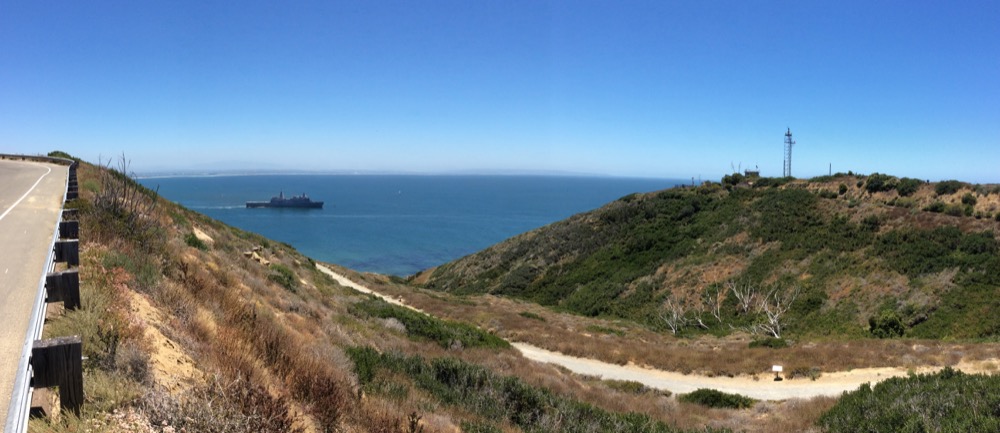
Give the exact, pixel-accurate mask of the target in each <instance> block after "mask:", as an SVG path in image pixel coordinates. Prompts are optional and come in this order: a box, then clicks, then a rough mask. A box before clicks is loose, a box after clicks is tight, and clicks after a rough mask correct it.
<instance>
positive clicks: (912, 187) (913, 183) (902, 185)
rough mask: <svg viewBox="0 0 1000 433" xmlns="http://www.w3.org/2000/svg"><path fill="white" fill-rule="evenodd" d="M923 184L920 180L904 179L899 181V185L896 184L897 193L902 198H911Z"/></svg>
mask: <svg viewBox="0 0 1000 433" xmlns="http://www.w3.org/2000/svg"><path fill="white" fill-rule="evenodd" d="M923 183H924V182H923V181H921V180H920V179H913V178H909V177H904V178H902V179H900V180H899V183H897V184H896V192H898V193H899V195H900V196H902V197H909V196H911V195H913V193H915V192H917V189H919V188H920V185H921V184H923Z"/></svg>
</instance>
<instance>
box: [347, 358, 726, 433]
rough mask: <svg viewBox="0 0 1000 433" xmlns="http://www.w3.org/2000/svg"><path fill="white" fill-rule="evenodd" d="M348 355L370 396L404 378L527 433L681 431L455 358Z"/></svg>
mask: <svg viewBox="0 0 1000 433" xmlns="http://www.w3.org/2000/svg"><path fill="white" fill-rule="evenodd" d="M346 352H347V356H348V357H350V358H351V360H352V361H353V362H354V369H355V373H356V374H357V376H358V382H359V384H360V385H361V387H362V388H363V389H365V390H366V391H368V392H378V389H376V388H374V387H373V386H372V385H373V384H376V383H378V381H379V378H380V377H383V376H386V375H391V374H399V375H404V376H406V377H408V378H409V380H411V381H412V383H413V385H414V386H416V387H419V388H420V389H422V390H423V391H425V392H426V393H427V394H428V395H430V396H431V397H433V398H435V399H437V400H438V401H440V403H441V404H445V405H450V406H457V407H459V408H462V409H464V410H466V411H469V412H470V413H472V414H473V415H475V416H477V417H479V418H481V419H488V420H490V421H492V422H496V423H501V422H506V423H510V424H512V425H514V426H517V427H519V428H520V429H521V430H523V431H526V432H550V431H553V432H562V431H565V432H591V431H602V432H604V431H608V432H610V431H614V432H638V433H645V432H649V433H671V432H679V431H680V430H679V429H676V428H674V427H671V426H668V425H666V424H664V423H663V422H661V421H657V420H655V419H652V418H650V417H649V416H648V415H645V414H641V413H635V412H629V413H617V412H609V411H606V410H604V409H600V408H597V407H594V406H591V405H589V404H586V403H583V402H579V401H576V400H572V399H570V398H566V397H562V396H560V395H557V394H554V393H552V392H550V391H549V390H547V389H545V388H538V387H534V386H531V385H529V384H527V383H525V382H523V381H522V380H521V379H519V378H517V377H514V376H503V375H500V374H497V373H495V372H493V371H491V370H489V369H487V368H486V367H483V366H480V365H476V364H471V363H468V362H465V361H462V360H459V359H456V358H436V359H430V360H425V359H424V358H422V357H420V356H419V355H417V356H405V355H401V354H395V353H378V352H376V351H375V349H372V348H370V347H351V348H348V349H347V351H346ZM744 398H745V397H744ZM462 425H463V427H469V428H470V430H474V431H487V432H493V431H497V429H495V428H493V426H492V425H489V424H484V423H482V422H476V423H468V422H464V423H462ZM698 431H700V432H706V433H707V432H717V431H724V430H716V429H712V428H706V429H701V430H698Z"/></svg>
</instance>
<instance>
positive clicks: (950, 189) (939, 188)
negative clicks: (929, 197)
mask: <svg viewBox="0 0 1000 433" xmlns="http://www.w3.org/2000/svg"><path fill="white" fill-rule="evenodd" d="M963 186H965V184H964V183H962V182H959V181H957V180H944V181H941V182H938V183H937V185H934V192H935V193H936V194H937V195H945V194H954V193H956V192H958V190H960V189H962V187H963Z"/></svg>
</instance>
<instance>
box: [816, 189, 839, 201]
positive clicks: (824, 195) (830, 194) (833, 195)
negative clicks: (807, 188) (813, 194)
mask: <svg viewBox="0 0 1000 433" xmlns="http://www.w3.org/2000/svg"><path fill="white" fill-rule="evenodd" d="M819 196H820V197H822V198H829V199H835V198H837V197H839V196H838V195H837V193H835V192H833V191H827V190H825V189H824V190H822V191H820V192H819Z"/></svg>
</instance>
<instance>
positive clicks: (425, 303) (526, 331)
mask: <svg viewBox="0 0 1000 433" xmlns="http://www.w3.org/2000/svg"><path fill="white" fill-rule="evenodd" d="M341 270H342V269H341ZM342 271H345V272H349V271H346V270H342ZM354 277H355V278H357V277H359V275H357V274H355V275H354ZM362 278H364V281H365V282H366V283H367V284H369V285H371V287H373V288H374V289H376V290H378V291H380V292H382V293H385V294H387V295H389V296H393V297H399V298H403V299H404V300H405V302H406V303H408V304H410V305H413V306H415V307H417V308H420V309H422V310H424V311H427V312H428V313H430V314H432V315H435V316H439V317H444V318H449V319H463V320H468V321H472V322H473V323H475V324H477V325H479V326H480V327H482V328H484V329H489V330H491V331H492V332H495V333H497V335H500V336H502V337H504V338H506V339H508V340H511V341H520V342H526V343H530V344H533V345H535V346H538V347H542V348H545V349H548V350H553V351H557V352H561V353H565V354H568V355H573V356H580V357H588V358H594V359H599V360H602V361H605V362H610V363H614V364H619V365H624V364H628V363H633V364H637V365H642V366H649V367H653V368H657V369H661V370H666V371H677V372H682V373H685V374H689V373H693V374H702V375H707V376H733V375H753V374H760V373H762V372H767V371H769V370H770V367H771V366H772V365H774V364H782V365H787V366H792V367H795V368H804V369H810V368H816V369H819V370H820V371H824V372H832V371H847V370H852V369H857V368H872V367H903V368H909V367H914V366H939V367H940V366H954V365H956V364H958V363H959V362H962V361H963V360H964V361H973V360H987V359H992V358H996V356H997V355H996V354H997V353H998V350H1000V344H996V343H948V342H942V341H937V340H848V341H814V342H798V343H797V344H794V345H793V346H792V347H789V348H786V349H780V350H774V349H767V348H749V347H748V344H749V342H750V341H751V337H750V336H748V335H741V334H737V335H734V336H730V337H725V338H716V337H711V336H703V337H699V338H696V339H681V338H674V337H672V336H669V335H666V334H660V333H656V332H652V331H650V330H648V329H645V328H643V327H640V326H637V325H634V324H630V323H628V322H626V321H609V320H602V319H594V318H586V317H581V316H576V315H570V314H561V313H556V312H553V311H551V310H548V309H546V308H543V307H540V306H538V305H534V304H530V303H527V302H521V301H517V300H511V299H507V298H499V297H495V296H491V295H482V296H463V297H460V298H459V297H455V296H453V295H450V294H447V293H441V292H434V291H428V290H423V289H417V288H413V287H409V286H403V285H399V284H396V283H393V282H391V281H389V280H388V279H386V278H381V277H378V276H373V275H367V276H363V277H362ZM524 312H529V313H531V314H532V315H537V316H539V317H542V318H543V319H544V320H538V319H533V318H530V317H525V315H523V314H522V313H524ZM600 328H609V329H620V330H623V331H624V332H623V335H620V336H619V335H615V334H614V333H600V334H595V333H593V332H590V331H588V329H600Z"/></svg>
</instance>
